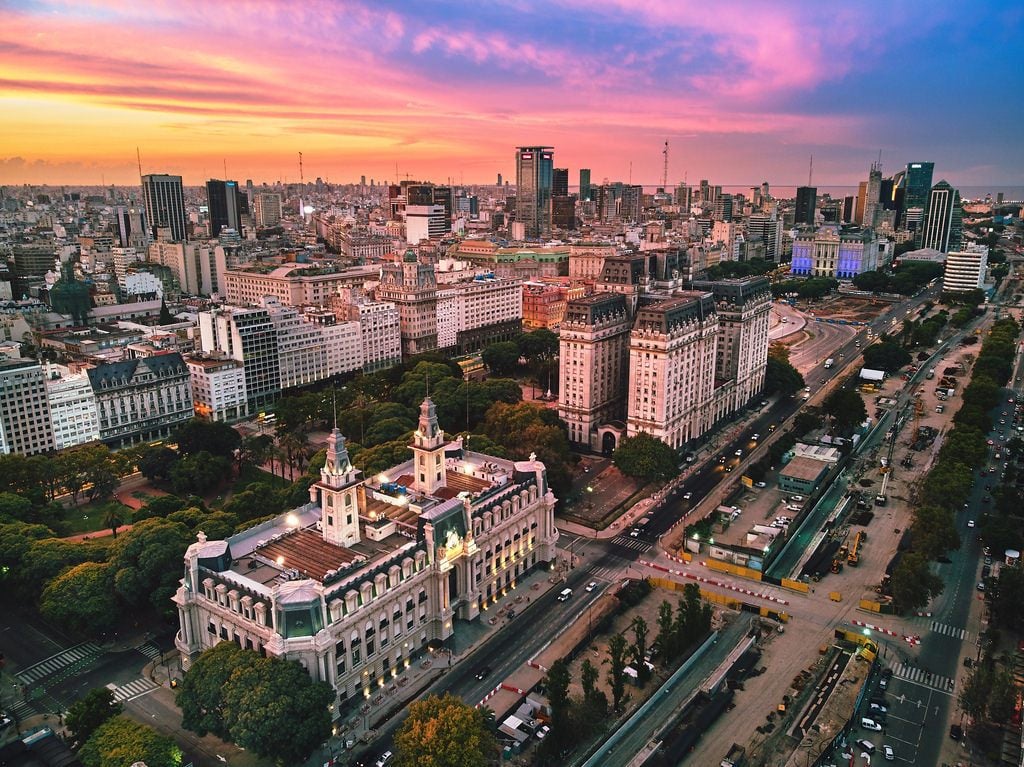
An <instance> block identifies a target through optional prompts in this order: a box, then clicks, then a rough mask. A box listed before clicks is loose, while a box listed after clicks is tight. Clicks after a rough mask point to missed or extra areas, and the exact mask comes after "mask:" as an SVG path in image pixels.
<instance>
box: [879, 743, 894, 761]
mask: <svg viewBox="0 0 1024 767" xmlns="http://www.w3.org/2000/svg"><path fill="white" fill-rule="evenodd" d="M882 754H884V755H885V761H887V762H895V761H896V752H895V751H893V749H892V746H890V745H889V744H888V743H886V744H885V745H883V746H882Z"/></svg>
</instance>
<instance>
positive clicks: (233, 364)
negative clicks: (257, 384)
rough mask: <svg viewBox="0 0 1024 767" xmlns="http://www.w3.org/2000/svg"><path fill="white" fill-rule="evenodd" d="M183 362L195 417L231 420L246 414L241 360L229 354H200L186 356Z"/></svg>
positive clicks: (246, 415) (247, 411)
mask: <svg viewBox="0 0 1024 767" xmlns="http://www.w3.org/2000/svg"><path fill="white" fill-rule="evenodd" d="M185 362H186V363H187V364H188V372H189V378H190V379H191V381H192V406H193V409H194V410H195V414H196V417H197V418H202V419H204V420H207V421H227V422H231V421H237V420H240V419H242V418H246V417H248V416H249V415H250V410H249V400H248V397H247V395H246V392H245V366H244V365H242V363H241V362H239V361H238V360H233V359H231V358H230V357H223V356H215V357H207V356H201V355H191V356H188V357H186V358H185Z"/></svg>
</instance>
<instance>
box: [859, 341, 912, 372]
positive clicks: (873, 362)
mask: <svg viewBox="0 0 1024 767" xmlns="http://www.w3.org/2000/svg"><path fill="white" fill-rule="evenodd" d="M908 364H910V352H908V351H907V350H906V349H904V348H903V347H902V346H900V345H899V344H896V343H893V342H892V341H888V340H883V341H882V342H881V343H877V344H871V346H869V347H867V348H866V349H865V350H864V367H867V368H871V369H872V370H884V371H885V372H886V373H895V372H896V371H897V370H899V369H900V368H902V367H903V366H904V365H908Z"/></svg>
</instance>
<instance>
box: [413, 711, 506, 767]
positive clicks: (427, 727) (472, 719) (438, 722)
mask: <svg viewBox="0 0 1024 767" xmlns="http://www.w3.org/2000/svg"><path fill="white" fill-rule="evenodd" d="M408 712H409V714H408V716H407V717H406V718H405V721H404V722H402V726H401V727H399V728H398V732H396V733H395V757H396V759H395V762H396V766H397V767H484V766H485V765H489V764H491V763H492V760H493V759H494V758H495V757H496V756H497V751H498V746H497V741H496V740H495V738H494V735H492V734H491V732H490V730H489V729H488V728H487V724H486V722H485V720H484V716H483V714H482V712H480V711H479V710H477V709H475V708H472V707H471V706H468V705H467V704H465V703H463V702H462V700H461V699H459V698H456V697H455V696H453V695H445V696H444V697H438V696H436V695H431V696H429V697H427V698H425V699H423V700H417V701H415V702H413V703H412V704H411V705H410V706H409V707H408Z"/></svg>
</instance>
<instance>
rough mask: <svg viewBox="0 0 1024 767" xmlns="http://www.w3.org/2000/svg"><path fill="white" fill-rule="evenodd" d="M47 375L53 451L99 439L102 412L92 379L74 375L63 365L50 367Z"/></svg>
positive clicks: (47, 395)
mask: <svg viewBox="0 0 1024 767" xmlns="http://www.w3.org/2000/svg"><path fill="white" fill-rule="evenodd" d="M45 375H46V397H47V400H48V401H49V403H50V422H51V423H52V424H53V441H54V445H53V446H54V448H55V449H57V450H63V449H64V448H66V447H74V446H75V445H83V444H85V443H86V442H92V441H93V440H97V439H99V438H100V421H99V411H98V410H97V408H96V394H95V392H93V390H92V385H91V384H90V383H89V376H88V375H86V374H85V373H72V372H71V370H69V369H68V368H66V367H64V366H63V365H48V366H47V368H46V371H45Z"/></svg>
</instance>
